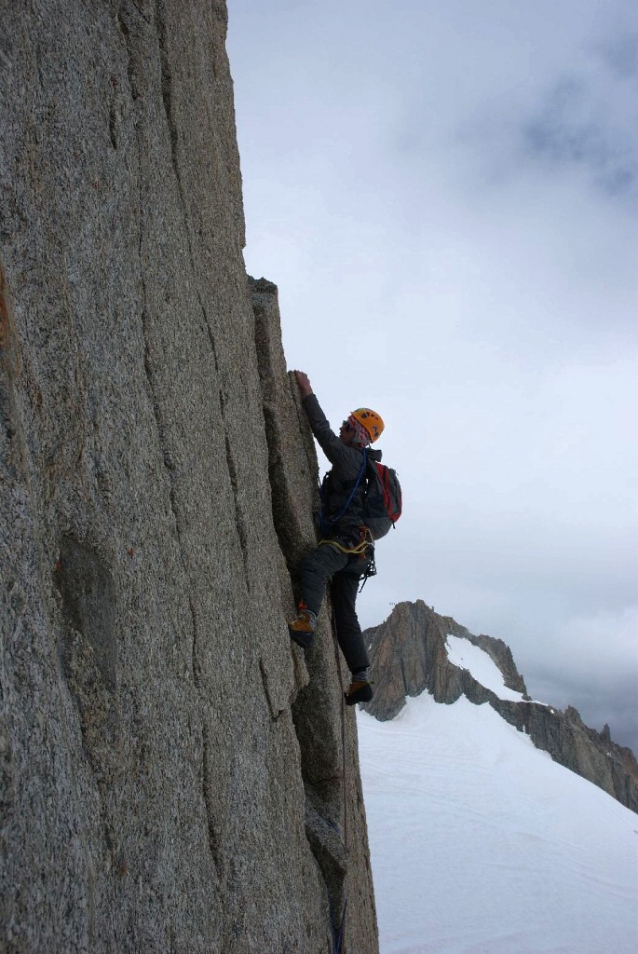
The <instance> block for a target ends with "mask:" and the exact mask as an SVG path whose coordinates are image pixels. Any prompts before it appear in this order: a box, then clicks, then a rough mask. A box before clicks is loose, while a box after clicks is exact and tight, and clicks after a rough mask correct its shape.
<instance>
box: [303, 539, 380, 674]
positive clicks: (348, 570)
mask: <svg viewBox="0 0 638 954" xmlns="http://www.w3.org/2000/svg"><path fill="white" fill-rule="evenodd" d="M368 566H369V560H368V559H367V557H365V556H364V557H361V556H359V555H357V556H350V555H348V554H347V553H342V551H341V550H338V549H337V548H336V547H333V546H330V545H329V544H324V545H323V546H321V547H317V548H316V549H315V550H313V551H312V552H311V553H309V554H308V556H307V557H305V558H304V559H303V560H302V562H301V598H302V600H303V601H304V603H305V604H306V606H307V607H308V609H310V610H312V612H313V613H317V614H318V613H319V610H320V609H321V604H322V602H323V598H324V596H325V594H326V584H327V583H328V580H332V586H331V589H330V592H331V595H332V606H333V610H334V615H335V624H336V630H337V639H338V641H339V646H340V647H341V652H342V653H343V655H344V658H345V660H346V663H347V665H348V669H349V670H350V672H356V671H357V670H359V669H367V668H368V666H369V665H370V660H369V659H368V654H367V652H366V647H365V644H364V642H363V636H362V635H361V627H360V626H359V620H358V618H357V611H356V607H355V604H356V601H357V590H358V589H359V581H360V580H361V577H362V576H363V574H364V573H365V571H366V569H367V568H368Z"/></svg>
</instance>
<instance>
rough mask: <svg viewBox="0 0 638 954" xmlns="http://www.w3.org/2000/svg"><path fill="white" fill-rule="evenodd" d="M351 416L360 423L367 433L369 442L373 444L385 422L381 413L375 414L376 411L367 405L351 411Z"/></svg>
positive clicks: (379, 435)
mask: <svg viewBox="0 0 638 954" xmlns="http://www.w3.org/2000/svg"><path fill="white" fill-rule="evenodd" d="M351 417H353V418H354V419H355V421H357V422H358V423H359V424H361V427H363V429H364V430H365V431H366V433H367V434H368V437H369V438H370V443H371V444H374V442H375V441H376V440H377V439H378V438H379V437H381V434H382V433H383V428H384V427H385V424H384V423H383V418H382V417H381V415H380V414H377V412H376V411H371V410H370V408H369V407H358V408H357V410H356V411H353V412H352V414H351Z"/></svg>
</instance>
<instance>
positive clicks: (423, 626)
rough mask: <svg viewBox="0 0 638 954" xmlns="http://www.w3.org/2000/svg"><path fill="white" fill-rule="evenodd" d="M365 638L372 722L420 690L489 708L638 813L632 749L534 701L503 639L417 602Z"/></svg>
mask: <svg viewBox="0 0 638 954" xmlns="http://www.w3.org/2000/svg"><path fill="white" fill-rule="evenodd" d="M364 636H365V639H366V644H367V647H368V652H369V654H370V659H371V678H372V680H373V682H374V684H375V696H374V699H373V700H372V702H370V703H369V704H368V705H366V706H364V707H363V708H364V709H365V710H366V712H368V713H370V715H373V716H374V717H375V718H376V719H378V720H380V721H381V722H384V721H387V720H390V719H393V718H394V717H395V716H396V715H397V714H398V713H399V712H400V711H401V710H402V709H403V707H404V706H405V703H406V699H407V697H408V696H418V695H420V694H421V693H422V692H425V691H427V692H428V693H430V695H432V696H433V697H434V699H435V701H436V702H440V703H445V704H447V705H449V704H451V703H454V702H456V701H457V699H459V698H460V697H461V696H465V697H466V698H467V699H468V700H469V701H470V702H473V703H474V704H475V705H483V704H484V703H489V705H491V706H492V708H493V709H495V710H496V711H497V712H498V713H499V715H500V716H501V717H502V718H503V719H504V720H505V721H506V722H509V723H510V724H511V725H513V726H515V727H516V728H517V729H518V730H519V731H520V732H524V733H526V734H527V735H529V736H530V738H531V740H532V742H533V743H534V745H535V746H536V747H537V748H539V749H543V750H544V751H546V752H548V753H549V754H550V755H551V757H552V758H553V759H554V761H556V762H558V763H560V764H561V765H564V766H565V767H566V768H568V769H571V770H572V771H573V772H576V773H577V774H578V775H581V776H582V777H583V778H586V779H588V781H590V782H593V783H594V785H598V786H599V787H600V788H602V789H603V790H604V791H606V792H608V793H609V794H610V795H612V796H613V797H614V798H616V799H618V801H619V802H621V803H622V804H623V805H626V806H627V807H628V808H630V809H632V811H638V763H637V762H636V758H635V756H634V754H633V752H632V751H631V749H628V748H625V747H623V746H620V745H617V744H616V743H615V742H612V740H611V736H610V732H609V727H608V726H605V727H604V729H603V731H602V732H597V731H596V730H595V729H590V728H589V727H588V726H586V725H585V723H584V722H583V720H582V719H581V717H580V714H579V712H578V710H577V709H575V708H573V707H572V706H569V707H568V708H567V709H566V710H565V712H561V711H560V710H559V709H556V708H554V707H553V706H550V705H545V704H543V703H541V702H535V701H532V700H531V699H530V697H529V694H528V692H527V688H526V686H525V682H524V680H523V677H522V676H521V674H520V673H519V672H518V669H517V668H516V664H515V662H514V659H513V657H512V653H511V650H510V649H509V647H508V646H507V645H506V644H505V643H504V642H503V641H502V640H500V639H493V638H492V637H491V636H484V635H481V636H475V635H474V634H473V633H470V632H469V630H467V629H466V628H465V627H464V626H461V625H459V624H458V623H457V622H456V621H455V620H454V619H452V618H451V617H449V616H439V615H438V613H435V612H434V610H432V609H430V607H429V606H427V605H426V604H425V603H424V602H423V601H422V600H417V602H416V603H399V604H397V606H396V607H395V608H394V609H393V611H392V613H391V614H390V616H389V617H388V619H387V620H386V621H385V622H384V623H381V625H380V626H376V627H372V628H371V629H367V630H366V631H365V634H364Z"/></svg>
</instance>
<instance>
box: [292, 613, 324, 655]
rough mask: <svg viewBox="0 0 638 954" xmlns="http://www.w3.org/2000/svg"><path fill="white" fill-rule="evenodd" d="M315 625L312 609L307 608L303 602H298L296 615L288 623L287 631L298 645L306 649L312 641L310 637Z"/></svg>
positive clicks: (315, 617) (315, 616)
mask: <svg viewBox="0 0 638 954" xmlns="http://www.w3.org/2000/svg"><path fill="white" fill-rule="evenodd" d="M316 625H317V614H316V613H313V612H312V610H309V609H308V607H307V606H306V605H305V604H304V603H300V604H299V609H298V610H297V615H296V616H295V618H294V619H291V620H290V621H289V623H288V632H289V633H290V638H291V639H292V640H293V641H294V642H295V643H297V645H298V646H302V647H303V648H304V649H308V647H309V646H310V644H311V643H312V637H313V633H314V631H315V626H316Z"/></svg>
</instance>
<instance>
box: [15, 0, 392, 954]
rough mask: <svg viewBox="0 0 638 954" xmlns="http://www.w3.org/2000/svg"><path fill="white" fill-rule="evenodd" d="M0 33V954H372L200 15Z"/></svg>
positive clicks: (216, 9)
mask: <svg viewBox="0 0 638 954" xmlns="http://www.w3.org/2000/svg"><path fill="white" fill-rule="evenodd" d="M0 17H1V20H2V24H3V30H2V35H1V36H0V84H1V87H2V89H1V92H2V97H1V100H0V104H1V105H0V108H1V115H0V130H1V134H2V162H1V166H0V186H1V188H0V233H1V235H0V237H1V238H2V251H1V253H0V259H1V262H0V348H1V352H0V481H1V483H0V546H1V552H2V557H1V559H2V562H1V577H2V578H1V584H2V585H1V588H0V599H1V605H0V618H1V624H2V671H1V686H2V704H1V710H0V813H1V814H0V826H1V832H2V849H1V851H2V857H1V867H0V887H1V896H2V902H1V904H2V908H1V917H0V951H7V952H13V951H15V952H18V951H20V952H42V951H47V952H50V954H56V952H60V954H62V952H64V954H67V952H75V951H78V952H80V951H91V952H95V954H99V952H104V954H106V952H113V951H122V952H139V951H154V952H166V954H169V952H171V954H175V952H184V954H186V952H188V954H194V952H198V951H201V952H202V954H203V952H206V954H215V952H217V954H249V952H250V954H269V952H272V954H284V952H285V954H296V952H299V954H323V952H330V951H332V950H333V937H332V935H333V930H334V928H335V922H337V921H338V920H339V919H340V915H341V912H342V911H343V907H344V899H345V897H346V895H347V897H348V905H347V912H348V914H347V920H346V924H345V947H344V950H346V951H348V952H350V954H376V952H377V950H378V943H377V936H376V919H375V912H374V898H373V890H372V880H371V876H370V868H369V858H368V849H367V836H366V829H365V813H364V809H363V804H362V800H361V793H360V782H359V776H358V765H357V759H356V724H355V721H354V717H353V715H352V713H351V712H350V713H347V714H345V715H344V713H343V709H342V705H341V691H340V684H339V676H340V670H339V668H338V665H337V661H336V659H335V656H334V652H333V648H332V640H331V635H330V628H329V625H328V619H329V617H328V614H327V611H325V616H324V618H322V631H321V632H320V633H319V634H318V639H317V644H316V647H315V648H314V649H313V650H312V651H311V652H310V653H309V654H308V656H307V657H306V658H304V657H303V654H302V652H301V650H299V649H298V648H297V647H291V645H290V640H289V638H288V634H287V629H286V625H285V614H286V613H287V612H290V610H291V608H292V607H293V585H294V578H293V579H291V571H293V570H294V566H295V565H296V561H297V558H298V557H299V555H300V554H301V553H302V552H303V551H304V549H306V548H308V547H310V546H312V545H313V542H314V539H315V537H314V529H313V523H312V506H313V493H314V488H315V484H316V474H317V463H316V458H315V456H314V448H313V445H312V439H311V437H310V435H309V432H308V429H307V427H306V425H305V421H304V419H303V416H302V415H301V412H300V406H299V402H298V398H297V395H296V393H295V391H294V389H293V387H292V386H291V382H290V380H289V378H288V376H287V375H286V373H285V365H284V360H283V353H282V347H281V335H280V329H279V323H278V312H277V307H276V290H275V289H274V286H272V285H269V284H268V283H252V282H250V281H249V279H248V278H247V276H246V274H245V270H244V264H243V258H242V247H243V244H244V222H243V211H242V198H241V177H240V171H239V158H238V152H237V146H236V137H235V127H234V113H233V103H232V82H231V78H230V73H229V67H228V62H227V59H226V53H225V32H226V6H225V3H224V2H221V0H191V2H189V3H188V4H186V3H181V2H178V0H135V2H133V0H110V2H109V0H107V2H104V3H91V2H89V3H85V2H81V0H51V2H48V3H46V4H45V3H42V4H39V3H35V4H26V3H23V2H17V3H15V2H8V0H1V2H0ZM253 306H254V307H255V311H253ZM284 458H285V460H284ZM309 679H310V681H309ZM344 743H345V745H344ZM344 749H345V752H344Z"/></svg>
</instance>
